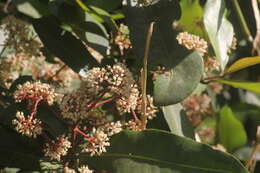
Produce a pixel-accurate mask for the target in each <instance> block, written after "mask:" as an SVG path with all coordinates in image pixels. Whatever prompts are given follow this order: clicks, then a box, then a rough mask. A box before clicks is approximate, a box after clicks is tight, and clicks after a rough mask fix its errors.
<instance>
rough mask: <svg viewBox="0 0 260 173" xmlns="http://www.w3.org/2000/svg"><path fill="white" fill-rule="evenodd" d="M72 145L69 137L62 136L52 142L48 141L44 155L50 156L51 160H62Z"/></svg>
mask: <svg viewBox="0 0 260 173" xmlns="http://www.w3.org/2000/svg"><path fill="white" fill-rule="evenodd" d="M70 147H71V143H70V141H69V140H68V138H67V137H64V136H60V137H58V138H57V140H56V141H52V143H51V144H49V143H47V144H46V148H45V149H44V155H45V156H47V157H50V158H51V160H57V161H60V158H61V156H65V155H66V154H67V152H68V149H69V148H70Z"/></svg>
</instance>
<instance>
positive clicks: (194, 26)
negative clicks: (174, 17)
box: [178, 0, 206, 38]
mask: <svg viewBox="0 0 260 173" xmlns="http://www.w3.org/2000/svg"><path fill="white" fill-rule="evenodd" d="M180 5H181V10H182V11H184V13H182V15H181V19H180V20H179V21H178V23H179V24H180V27H181V28H182V30H184V31H187V32H189V33H192V34H195V35H198V36H200V37H203V38H206V35H205V34H206V33H205V31H204V28H203V24H202V23H203V8H202V7H201V6H200V4H199V0H195V1H194V0H182V1H180Z"/></svg>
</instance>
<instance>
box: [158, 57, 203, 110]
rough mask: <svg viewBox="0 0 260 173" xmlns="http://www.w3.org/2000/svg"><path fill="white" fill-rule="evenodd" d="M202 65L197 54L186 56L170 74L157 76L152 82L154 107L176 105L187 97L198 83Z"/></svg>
mask: <svg viewBox="0 0 260 173" xmlns="http://www.w3.org/2000/svg"><path fill="white" fill-rule="evenodd" d="M202 69H203V64H202V59H201V57H200V56H199V55H198V53H197V52H193V53H191V54H190V55H188V56H186V57H185V58H184V59H183V60H182V61H181V62H180V63H179V64H178V65H176V66H175V67H174V68H173V69H172V70H171V71H170V73H166V74H162V75H159V76H157V78H156V80H155V81H154V101H155V104H156V105H160V106H165V105H170V104H176V103H179V102H181V101H182V100H183V99H185V98H186V97H188V96H189V95H190V94H191V93H192V92H193V91H194V90H195V89H196V87H197V85H198V84H199V82H200V79H201V74H202Z"/></svg>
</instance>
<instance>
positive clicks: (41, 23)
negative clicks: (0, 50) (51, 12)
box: [33, 17, 98, 72]
mask: <svg viewBox="0 0 260 173" xmlns="http://www.w3.org/2000/svg"><path fill="white" fill-rule="evenodd" d="M33 26H34V28H35V30H36V32H37V33H38V35H39V37H40V39H41V40H42V42H43V44H44V45H45V46H46V47H47V48H48V49H49V50H50V51H51V52H52V53H53V54H55V55H56V56H57V57H59V58H60V59H61V60H62V61H64V62H65V63H66V65H68V66H69V67H70V68H72V69H73V70H74V71H76V72H79V70H80V69H81V68H83V67H85V66H86V65H88V66H89V67H90V68H91V67H93V66H98V62H97V61H96V60H95V59H94V57H92V56H91V55H90V53H89V52H88V50H87V49H86V47H85V46H84V44H82V42H81V41H80V40H79V39H77V38H76V37H74V36H73V35H72V34H71V33H69V32H67V31H64V30H62V29H61V28H60V27H59V23H58V22H57V21H56V20H55V19H54V18H53V17H49V18H41V19H38V20H34V22H33Z"/></svg>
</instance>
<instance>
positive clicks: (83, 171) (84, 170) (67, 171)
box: [64, 165, 93, 173]
mask: <svg viewBox="0 0 260 173" xmlns="http://www.w3.org/2000/svg"><path fill="white" fill-rule="evenodd" d="M78 171H79V173H93V170H90V169H89V168H88V166H86V165H83V166H81V167H79V168H78ZM64 173H76V171H75V170H74V169H71V168H69V167H65V168H64Z"/></svg>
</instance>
